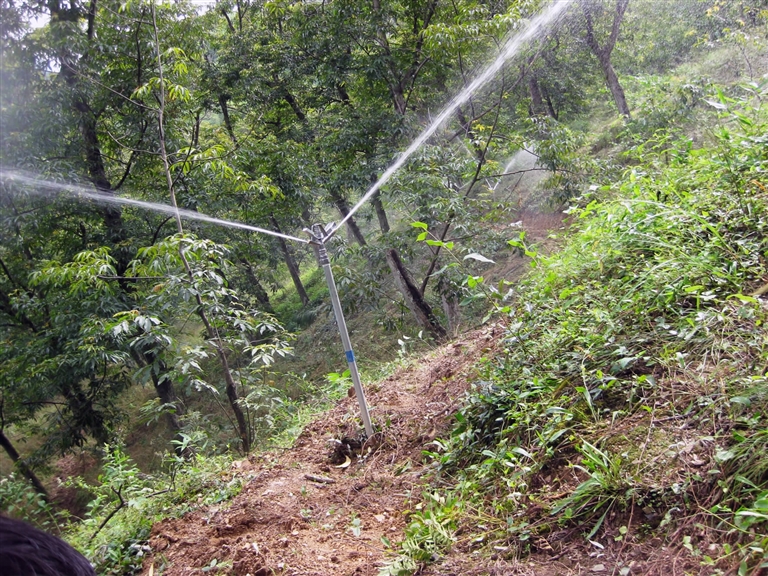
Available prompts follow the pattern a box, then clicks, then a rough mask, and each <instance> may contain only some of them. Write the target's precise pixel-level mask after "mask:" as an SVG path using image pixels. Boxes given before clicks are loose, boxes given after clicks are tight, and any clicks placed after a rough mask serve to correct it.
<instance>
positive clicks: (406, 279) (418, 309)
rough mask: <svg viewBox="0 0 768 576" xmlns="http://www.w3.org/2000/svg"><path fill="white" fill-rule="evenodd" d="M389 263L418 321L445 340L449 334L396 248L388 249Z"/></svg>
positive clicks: (406, 301) (398, 286) (420, 324)
mask: <svg viewBox="0 0 768 576" xmlns="http://www.w3.org/2000/svg"><path fill="white" fill-rule="evenodd" d="M387 264H389V269H390V270H391V271H392V276H394V278H395V284H396V285H397V288H398V289H399V290H400V292H401V293H402V294H403V298H404V299H405V305H406V306H408V309H409V310H410V311H411V313H413V315H414V317H415V318H416V322H417V323H418V324H419V326H421V327H422V328H424V329H425V330H427V331H429V332H430V334H432V336H434V338H435V339H436V340H444V339H445V338H446V336H447V333H446V331H445V328H443V327H442V325H441V324H440V322H439V321H438V320H437V318H436V317H435V315H434V313H433V312H432V308H431V306H430V305H429V304H428V303H427V301H426V300H424V297H423V296H422V295H421V293H420V292H419V289H418V288H417V287H416V284H414V282H413V279H412V278H411V274H410V273H409V272H408V270H407V269H406V268H405V266H403V263H402V261H401V260H400V255H399V254H398V253H397V250H395V249H394V248H390V249H389V250H387Z"/></svg>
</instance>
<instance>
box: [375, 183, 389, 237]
mask: <svg viewBox="0 0 768 576" xmlns="http://www.w3.org/2000/svg"><path fill="white" fill-rule="evenodd" d="M373 180H374V183H375V180H376V176H375V175H374V176H373ZM371 204H373V209H374V210H375V211H376V218H378V220H379V229H380V230H381V233H382V234H386V233H387V232H389V220H387V212H386V210H384V204H383V203H382V201H381V190H377V191H376V193H375V194H374V195H373V196H371Z"/></svg>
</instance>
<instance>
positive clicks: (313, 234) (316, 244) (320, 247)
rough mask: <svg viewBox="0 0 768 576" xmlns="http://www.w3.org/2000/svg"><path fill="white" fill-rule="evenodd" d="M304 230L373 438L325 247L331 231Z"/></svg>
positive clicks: (319, 227) (314, 227)
mask: <svg viewBox="0 0 768 576" xmlns="http://www.w3.org/2000/svg"><path fill="white" fill-rule="evenodd" d="M329 230H333V224H331V225H330V226H329ZM304 231H305V232H307V233H308V234H309V237H310V240H309V244H310V246H312V248H313V249H314V251H315V256H316V257H317V263H318V265H319V266H320V267H321V268H322V269H323V273H325V281H326V282H327V283H328V291H329V292H330V293H331V304H332V305H333V315H334V316H335V317H336V325H337V326H338V328H339V336H341V344H342V345H343V346H344V355H345V356H346V357H347V364H349V374H350V375H351V376H352V384H353V385H354V387H355V394H356V395H357V403H358V404H359V405H360V415H361V417H362V419H363V424H364V425H365V433H366V434H367V435H368V438H371V437H372V436H373V426H372V425H371V416H370V414H369V413H368V404H367V403H366V401H365V391H364V390H363V385H362V383H361V382H360V373H359V372H358V371H357V362H356V361H355V353H354V351H353V350H352V342H350V340H349V333H348V332H347V323H346V322H345V321H344V313H343V312H342V310H341V301H340V300H339V292H338V291H337V290H336V282H335V281H334V280H333V271H331V261H330V259H329V258H328V250H326V248H325V240H326V238H328V237H329V236H328V234H329V231H326V229H325V228H324V227H323V225H322V224H313V225H312V229H311V230H310V229H308V228H305V229H304Z"/></svg>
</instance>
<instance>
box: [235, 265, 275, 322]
mask: <svg viewBox="0 0 768 576" xmlns="http://www.w3.org/2000/svg"><path fill="white" fill-rule="evenodd" d="M240 262H241V263H242V264H243V266H245V275H246V276H247V277H248V281H249V282H250V283H251V285H250V291H251V292H253V295H254V296H256V300H257V301H258V302H259V304H260V305H261V307H262V308H263V309H264V311H265V312H269V313H270V314H271V313H272V312H273V309H272V303H271V302H270V301H269V294H267V291H266V290H264V287H263V286H262V285H261V282H259V279H258V278H257V277H256V274H255V272H254V271H253V266H252V265H251V263H250V262H249V261H248V259H247V258H240Z"/></svg>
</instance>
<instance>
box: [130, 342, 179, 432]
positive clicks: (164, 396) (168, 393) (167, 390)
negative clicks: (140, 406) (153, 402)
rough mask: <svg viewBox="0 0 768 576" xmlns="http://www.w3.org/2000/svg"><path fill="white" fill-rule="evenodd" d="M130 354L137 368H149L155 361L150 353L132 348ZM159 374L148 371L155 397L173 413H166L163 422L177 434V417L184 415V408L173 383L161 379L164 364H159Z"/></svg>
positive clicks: (154, 356) (155, 358)
mask: <svg viewBox="0 0 768 576" xmlns="http://www.w3.org/2000/svg"><path fill="white" fill-rule="evenodd" d="M130 354H131V357H132V358H133V360H134V362H136V364H138V365H139V366H151V365H152V364H154V363H155V361H156V360H157V356H156V355H155V354H154V353H153V352H150V351H144V350H137V349H135V348H133V347H131V348H130ZM160 371H161V374H158V373H157V372H156V371H155V370H150V377H151V378H152V384H153V386H154V387H155V392H156V393H157V397H158V398H159V399H160V402H162V403H163V404H164V405H166V406H173V407H174V410H175V411H174V412H166V413H165V420H166V423H167V424H168V428H169V429H170V430H171V431H172V432H176V433H178V432H179V430H181V422H180V421H179V416H183V415H184V407H183V406H182V404H181V403H180V402H179V397H178V396H177V395H176V390H175V389H174V388H173V382H171V380H170V379H169V378H162V379H161V377H162V375H163V374H162V373H163V372H165V371H166V367H165V363H164V362H160Z"/></svg>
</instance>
